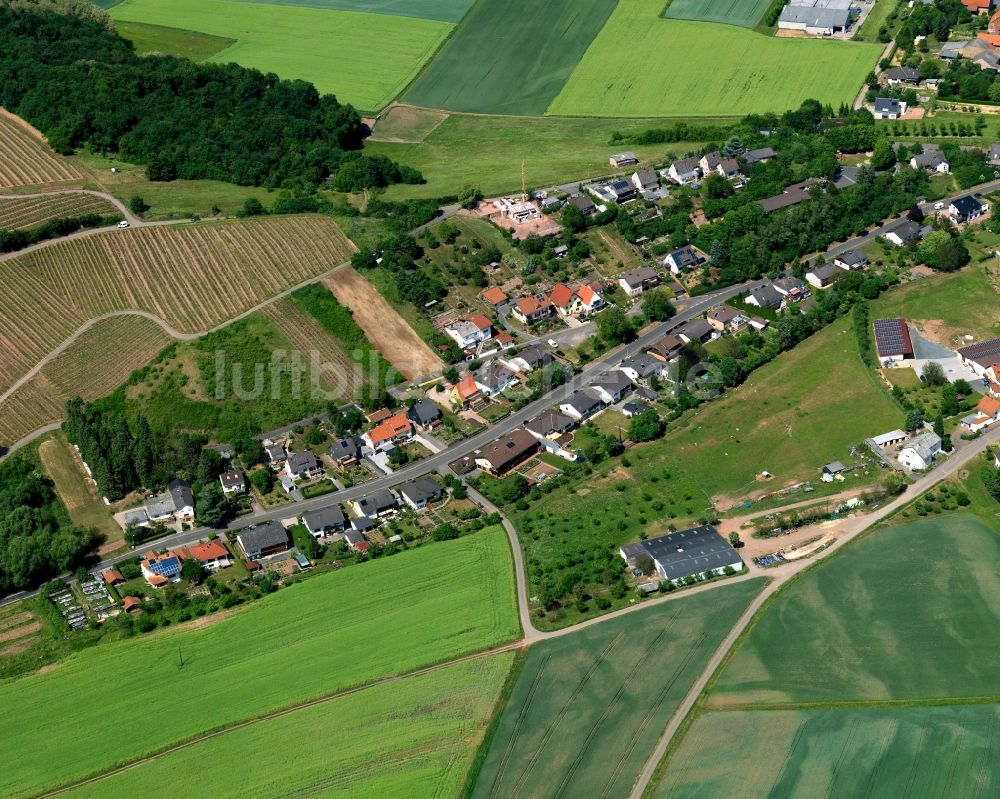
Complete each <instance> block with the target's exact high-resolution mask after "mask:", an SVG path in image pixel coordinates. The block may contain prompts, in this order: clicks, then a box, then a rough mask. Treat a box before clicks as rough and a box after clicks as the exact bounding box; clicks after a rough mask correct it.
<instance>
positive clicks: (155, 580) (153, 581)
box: [139, 550, 183, 588]
mask: <svg viewBox="0 0 1000 799" xmlns="http://www.w3.org/2000/svg"><path fill="white" fill-rule="evenodd" d="M182 567H183V562H182V560H181V556H180V555H178V554H177V553H176V552H171V551H170V550H167V551H166V552H164V553H163V554H162V555H158V554H157V553H156V552H147V553H146V557H145V558H143V559H142V560H141V561H140V562H139V568H140V570H141V571H142V576H143V577H144V578H145V580H146V582H147V583H148V584H149V585H150V586H151V587H152V588H162V587H163V586H165V585H166V584H167V583H176V582H178V581H179V580H180V579H181V569H182Z"/></svg>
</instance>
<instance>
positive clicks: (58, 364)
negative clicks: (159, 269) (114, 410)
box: [0, 316, 171, 443]
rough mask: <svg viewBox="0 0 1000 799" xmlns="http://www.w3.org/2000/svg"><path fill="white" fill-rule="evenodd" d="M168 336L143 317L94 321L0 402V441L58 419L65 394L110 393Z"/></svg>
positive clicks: (86, 396)
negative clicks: (93, 323)
mask: <svg viewBox="0 0 1000 799" xmlns="http://www.w3.org/2000/svg"><path fill="white" fill-rule="evenodd" d="M170 341H171V338H170V336H168V335H167V334H166V332H164V330H163V328H161V327H160V326H159V325H158V324H156V323H155V322H153V321H151V320H149V319H145V318H143V317H139V316H119V317H115V318H112V319H108V320H106V321H103V322H99V323H98V324H97V325H95V326H94V327H92V328H90V329H89V330H87V331H86V332H85V333H84V334H83V335H82V336H80V338H79V339H77V340H76V341H75V342H74V343H73V344H72V345H71V346H70V347H69V348H68V349H67V350H66V351H65V352H63V353H62V354H61V355H59V356H58V357H57V358H55V359H54V360H52V361H51V362H49V363H48V364H47V365H46V366H45V368H44V369H42V371H41V372H39V373H38V374H37V375H36V376H35V377H34V378H32V379H31V380H30V381H29V382H28V383H26V384H25V385H24V386H22V387H21V388H20V389H18V390H17V391H15V392H14V393H13V394H12V395H11V396H10V397H8V398H7V399H6V400H5V401H3V402H0V441H2V442H5V443H10V442H14V441H17V440H18V439H20V438H21V437H23V436H25V435H27V434H28V433H30V432H31V431H32V430H37V429H38V428H39V427H42V426H43V425H46V424H49V423H50V422H57V421H60V420H62V418H63V408H64V407H65V404H66V400H68V399H70V398H71V397H73V396H75V395H79V396H81V397H83V398H84V399H86V400H92V399H97V398H98V397H102V396H104V395H105V394H108V393H110V392H111V391H112V390H114V389H115V388H117V387H118V386H119V385H121V384H122V383H123V382H125V379H126V378H127V377H128V376H129V374H131V372H132V371H133V370H135V369H138V368H140V367H141V366H144V365H145V364H146V363H148V362H149V361H150V359H152V358H153V356H154V355H156V354H157V353H158V352H159V351H160V350H162V349H163V348H164V347H165V346H167V344H169V343H170Z"/></svg>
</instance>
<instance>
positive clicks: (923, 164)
mask: <svg viewBox="0 0 1000 799" xmlns="http://www.w3.org/2000/svg"><path fill="white" fill-rule="evenodd" d="M910 166H911V167H913V168H914V169H920V168H923V169H926V170H927V171H928V172H938V173H940V174H942V175H943V174H945V173H947V172H948V171H950V170H951V164H949V163H948V159H947V158H945V157H944V153H942V152H941V151H940V150H938V149H937V148H936V147H928V148H927V149H925V150H924V151H923V152H922V153H919V154H917V155H915V156H913V157H912V158H910Z"/></svg>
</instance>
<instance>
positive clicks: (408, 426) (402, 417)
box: [362, 411, 413, 452]
mask: <svg viewBox="0 0 1000 799" xmlns="http://www.w3.org/2000/svg"><path fill="white" fill-rule="evenodd" d="M362 438H364V441H365V443H366V444H367V445H368V446H369V447H371V448H372V449H373V450H375V451H376V452H381V451H384V450H386V449H390V448H391V446H392V445H394V444H397V443H399V442H401V441H406V440H407V439H410V438H413V424H412V423H411V422H410V420H409V419H407V418H406V412H405V411H400V412H399V413H395V414H393V415H392V416H390V417H389V418H388V419H386V420H385V421H384V422H381V423H380V424H378V425H376V426H375V427H373V428H372V429H371V430H369V431H368V432H366V433H364V434H363V436H362Z"/></svg>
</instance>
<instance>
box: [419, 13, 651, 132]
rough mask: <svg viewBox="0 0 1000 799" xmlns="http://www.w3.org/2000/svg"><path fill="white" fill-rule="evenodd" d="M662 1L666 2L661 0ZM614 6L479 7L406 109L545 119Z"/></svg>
mask: <svg viewBox="0 0 1000 799" xmlns="http://www.w3.org/2000/svg"><path fill="white" fill-rule="evenodd" d="M658 1H661V2H662V0H658ZM614 7H615V0H546V1H545V2H537V1H536V2H530V3H520V4H518V5H517V7H516V10H515V9H513V8H512V7H511V3H509V2H508V0H479V2H478V3H476V5H475V6H474V7H473V9H472V10H471V11H470V12H469V13H468V15H467V16H466V17H465V19H463V20H462V23H461V24H460V25H459V27H458V28H457V29H456V30H455V33H454V34H453V35H452V37H451V38H450V39H449V40H448V42H447V44H445V46H444V47H443V48H442V49H441V52H440V53H438V54H437V56H435V58H434V60H433V61H432V62H431V63H430V65H429V66H428V67H427V69H425V70H424V72H423V73H422V74H421V75H420V77H419V78H418V79H417V81H416V82H415V83H414V84H413V86H411V87H410V89H409V91H408V92H407V93H406V100H407V102H410V103H414V104H416V105H423V106H428V107H430V108H447V109H449V110H451V111H476V112H480V113H485V114H543V113H545V109H546V108H548V107H549V104H550V103H551V102H552V100H553V99H555V97H556V95H557V94H559V91H560V89H562V87H563V84H564V83H565V82H566V79H567V78H568V77H569V76H570V73H572V72H573V70H574V68H575V67H576V65H577V62H578V61H579V60H580V58H581V57H583V54H584V52H586V50H587V48H588V46H589V45H590V43H591V41H592V40H593V39H594V37H595V36H596V35H597V34H598V31H600V30H601V26H603V25H604V23H605V21H606V20H607V19H608V17H609V16H610V15H611V12H612V10H613V9H614Z"/></svg>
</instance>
